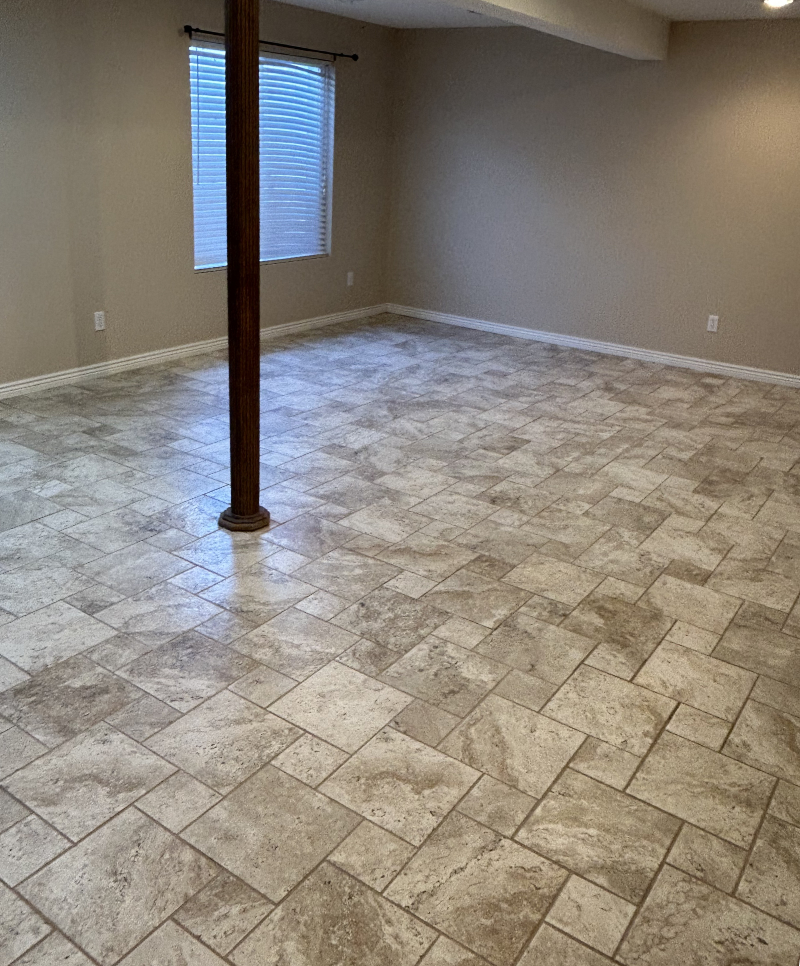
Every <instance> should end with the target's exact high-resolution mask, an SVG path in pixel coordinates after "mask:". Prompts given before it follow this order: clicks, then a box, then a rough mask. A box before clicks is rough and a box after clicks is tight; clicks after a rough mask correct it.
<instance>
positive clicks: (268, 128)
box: [189, 46, 335, 268]
mask: <svg viewBox="0 0 800 966" xmlns="http://www.w3.org/2000/svg"><path fill="white" fill-rule="evenodd" d="M189 53H190V62H191V99H192V169H193V175H194V251H195V268H217V267H220V266H223V265H225V264H226V263H227V260H228V256H227V230H226V203H225V51H224V50H223V49H221V48H219V47H211V46H193V47H191V48H190V51H189ZM334 92H335V74H334V67H333V64H332V63H329V62H327V61H314V60H299V59H295V58H289V57H283V56H281V55H279V54H266V53H262V54H261V56H260V60H259V115H260V122H259V154H260V174H261V260H262V261H265V262H266V261H277V260H279V259H285V258H303V257H306V256H310V255H324V254H327V253H328V252H329V251H330V214H331V175H332V171H333V114H334Z"/></svg>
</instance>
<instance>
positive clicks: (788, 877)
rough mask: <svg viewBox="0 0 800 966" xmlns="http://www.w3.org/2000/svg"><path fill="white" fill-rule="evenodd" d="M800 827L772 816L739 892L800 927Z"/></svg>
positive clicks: (745, 873)
mask: <svg viewBox="0 0 800 966" xmlns="http://www.w3.org/2000/svg"><path fill="white" fill-rule="evenodd" d="M798 882H800V828H795V827H794V826H792V825H786V824H785V823H784V822H781V821H779V820H778V819H776V818H773V817H772V816H771V815H768V816H767V818H766V819H765V821H764V824H763V825H762V826H761V831H760V832H759V833H758V838H757V839H756V844H755V848H754V849H753V853H752V855H751V856H750V861H749V862H748V863H747V868H746V869H745V870H744V875H743V876H742V881H741V883H740V884H739V888H738V890H737V892H736V895H737V896H739V898H740V899H744V900H745V901H746V902H749V903H750V904H751V905H754V906H757V907H758V908H759V909H763V910H764V912H768V913H769V914H770V915H771V916H775V918H776V919H782V920H783V921H784V922H787V923H789V924H790V925H792V926H795V927H796V928H797V929H800V889H798V887H797V885H798Z"/></svg>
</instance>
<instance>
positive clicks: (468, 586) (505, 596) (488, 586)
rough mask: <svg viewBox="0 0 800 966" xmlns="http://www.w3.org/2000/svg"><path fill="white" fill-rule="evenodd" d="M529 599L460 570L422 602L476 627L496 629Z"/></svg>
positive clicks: (511, 588) (521, 591)
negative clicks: (426, 602)
mask: <svg viewBox="0 0 800 966" xmlns="http://www.w3.org/2000/svg"><path fill="white" fill-rule="evenodd" d="M529 597H530V594H528V593H526V592H525V591H524V590H519V589H518V588H517V587H512V586H510V585H509V584H507V583H505V582H501V581H498V580H490V579H489V578H487V577H481V576H480V575H479V574H473V573H470V572H469V571H467V570H460V571H458V573H455V574H453V576H452V577H448V578H447V580H443V581H442V582H441V583H440V584H438V585H437V586H436V587H434V588H433V590H431V591H429V592H428V594H427V595H426V597H425V599H426V600H427V601H429V602H430V603H431V604H434V605H435V606H436V607H440V608H441V609H442V610H446V611H450V613H451V614H457V615H458V616H459V617H464V618H466V619H467V620H470V621H474V622H475V623H476V624H483V626H484V627H497V626H498V625H499V624H501V623H502V622H503V621H504V620H505V619H506V617H508V616H509V614H512V613H513V612H514V611H515V610H517V608H519V607H521V606H522V605H523V604H524V603H525V601H526V600H528V598H529Z"/></svg>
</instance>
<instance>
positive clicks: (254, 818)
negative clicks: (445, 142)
mask: <svg viewBox="0 0 800 966" xmlns="http://www.w3.org/2000/svg"><path fill="white" fill-rule="evenodd" d="M261 368H262V379H263V386H262V399H261V408H262V439H261V471H262V484H263V487H264V489H263V491H262V494H261V501H262V503H263V504H264V505H265V506H267V507H269V508H270V510H271V511H272V515H273V524H272V525H271V527H270V528H269V530H268V531H266V532H263V533H260V534H230V533H226V532H224V531H221V530H219V529H218V528H217V524H216V520H217V516H218V515H219V513H220V511H221V510H222V509H224V507H225V506H226V505H227V501H228V497H229V490H228V479H229V468H228V459H229V457H228V445H229V444H228V425H227V399H226V391H227V372H226V367H225V358H224V353H212V354H208V355H199V356H194V357H187V358H184V359H178V360H174V361H172V362H169V363H166V364H163V365H159V366H154V367H151V368H149V369H140V370H136V371H135V372H125V373H118V374H116V375H113V376H109V377H104V378H99V379H95V380H88V381H85V382H83V383H79V384H74V385H69V386H62V387H59V388H56V389H51V390H47V391H43V392H39V393H32V394H29V395H20V396H16V397H10V398H6V399H4V400H2V401H0V786H1V787H0V966H10V964H12V963H13V964H15V966H50V964H55V963H64V964H65V966H66V964H68V966H85V964H87V963H89V962H94V963H101V964H103V966H106V964H107V966H112V964H117V963H122V964H131V966H137V964H140V963H148V964H149V963H152V962H158V963H164V964H172V963H175V964H176V966H177V964H178V963H184V962H191V963H197V964H198V966H219V964H232V966H255V964H258V966H284V964H287V963H291V964H292V966H487V964H488V966H512V964H520V966H534V964H535V966H551V964H552V966H567V964H570V966H572V964H574V966H604V964H609V963H617V964H624V966H661V964H664V966H673V964H674V963H680V962H687V963H688V962H692V963H697V964H698V966H699V964H701V963H702V964H703V966H733V964H734V963H735V964H736V966H749V964H753V966H758V964H764V966H767V964H769V966H796V964H797V962H798V960H799V959H800V904H799V903H798V896H800V753H798V748H800V601H799V600H798V595H800V565H799V564H798V554H800V393H798V392H797V391H796V390H792V389H787V388H782V387H777V386H771V385H768V384H760V383H745V382H737V381H736V380H731V379H723V378H720V377H717V376H707V375H702V374H698V373H693V372H689V371H685V370H678V369H669V368H665V367H659V366H654V365H650V364H644V363H639V362H634V361H631V360H625V359H619V358H614V357H606V356H600V355H593V354H590V353H584V352H576V351H573V350H569V349H561V348H556V347H553V346H545V345H539V344H537V343H534V342H525V341H520V340H513V339H507V338H504V337H501V336H494V335H488V334H485V333H478V332H471V331H467V330H463V329H450V328H447V327H443V326H442V327H437V326H434V325H429V324H425V323H420V322H417V321H414V320H409V319H400V318H398V317H392V316H385V317H379V318H376V319H373V320H370V321H367V322H362V323H353V324H347V325H341V326H337V327H331V328H328V329H325V330H322V331H320V332H315V333H308V334H305V335H301V336H297V337H292V338H287V339H284V340H281V341H276V342H270V343H269V344H268V345H266V346H265V351H264V353H263V356H262V361H261Z"/></svg>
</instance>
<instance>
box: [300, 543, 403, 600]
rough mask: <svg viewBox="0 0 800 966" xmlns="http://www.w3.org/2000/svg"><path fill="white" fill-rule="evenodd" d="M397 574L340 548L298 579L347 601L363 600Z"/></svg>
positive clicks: (394, 569) (385, 565)
mask: <svg viewBox="0 0 800 966" xmlns="http://www.w3.org/2000/svg"><path fill="white" fill-rule="evenodd" d="M397 573H398V569H397V567H392V566H391V565H390V564H388V563H384V562H383V561H381V560H374V559H373V558H371V557H364V556H362V555H361V554H360V553H353V552H352V551H350V550H344V549H338V550H332V551H331V552H330V553H326V554H325V555H324V556H322V557H320V558H319V559H318V560H315V561H314V562H313V563H310V564H306V566H305V567H301V568H300V569H299V570H298V571H297V572H296V574H295V576H296V577H297V578H298V579H300V580H305V581H308V583H310V584H313V585H314V587H315V588H316V587H318V588H319V589H320V590H327V591H328V593H331V594H336V595H337V596H339V597H343V598H344V599H345V600H359V599H360V598H361V597H364V596H365V595H366V594H368V593H369V592H370V591H371V590H375V589H376V588H377V587H380V586H381V584H385V583H386V581H387V580H391V578H392V577H394V576H396V575H397Z"/></svg>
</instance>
